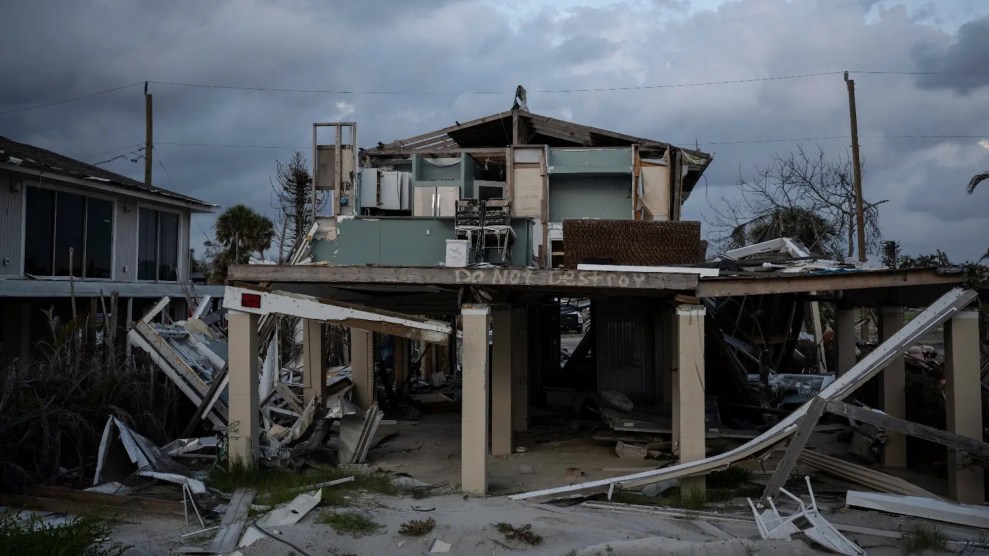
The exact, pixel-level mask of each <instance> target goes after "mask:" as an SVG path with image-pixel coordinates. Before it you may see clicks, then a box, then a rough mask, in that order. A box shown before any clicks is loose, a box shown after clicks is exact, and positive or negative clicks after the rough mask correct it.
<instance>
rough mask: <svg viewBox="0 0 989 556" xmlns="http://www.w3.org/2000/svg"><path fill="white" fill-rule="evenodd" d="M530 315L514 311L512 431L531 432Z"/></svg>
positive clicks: (522, 311) (524, 310)
mask: <svg viewBox="0 0 989 556" xmlns="http://www.w3.org/2000/svg"><path fill="white" fill-rule="evenodd" d="M528 321H529V315H528V312H527V311H526V309H524V308H519V309H515V310H514V311H512V430H513V431H515V432H525V431H527V430H529V324H528Z"/></svg>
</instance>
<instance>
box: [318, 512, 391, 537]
mask: <svg viewBox="0 0 989 556" xmlns="http://www.w3.org/2000/svg"><path fill="white" fill-rule="evenodd" d="M316 523H322V524H324V525H329V526H330V527H332V528H333V530H334V531H336V533H337V534H338V535H350V536H352V537H355V538H357V537H363V536H366V535H373V534H375V533H377V532H378V531H380V530H382V529H384V528H385V526H384V525H382V524H380V523H377V522H375V521H372V520H370V519H368V518H366V517H364V516H362V515H360V514H356V513H352V512H331V511H324V512H322V513H320V514H319V517H317V518H316Z"/></svg>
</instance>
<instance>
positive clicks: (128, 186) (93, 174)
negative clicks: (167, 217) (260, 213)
mask: <svg viewBox="0 0 989 556" xmlns="http://www.w3.org/2000/svg"><path fill="white" fill-rule="evenodd" d="M0 164H7V165H11V166H19V167H21V168H25V169H29V170H41V171H44V172H51V173H53V174H60V175H63V176H68V177H71V178H76V179H80V180H85V181H91V182H93V183H102V184H104V185H110V186H117V187H119V188H120V189H123V190H130V191H139V192H142V193H148V194H151V195H155V196H157V197H162V198H164V199H170V200H173V201H180V202H182V203H183V204H187V205H194V207H193V210H195V211H197V212H211V211H213V209H215V208H216V205H214V204H211V203H207V202H206V201H201V200H199V199H196V198H193V197H189V196H186V195H182V194H181V193H175V192H174V191H169V190H167V189H162V188H160V187H155V186H154V185H148V184H145V183H141V182H139V181H137V180H133V179H131V178H128V177H127V176H122V175H120V174H117V173H115V172H110V171H109V170H104V169H103V168H100V167H98V166H93V165H92V164H86V163H85V162H82V161H79V160H76V159H74V158H69V157H67V156H63V155H60V154H58V153H54V152H52V151H49V150H46V149H42V148H40V147H35V146H32V145H28V144H25V143H18V142H17V141H13V140H10V139H8V138H6V137H2V136H0Z"/></svg>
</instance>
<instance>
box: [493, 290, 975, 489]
mask: <svg viewBox="0 0 989 556" xmlns="http://www.w3.org/2000/svg"><path fill="white" fill-rule="evenodd" d="M976 297H977V295H976V294H975V292H973V291H971V290H966V289H963V288H954V289H952V290H951V291H949V292H948V293H946V294H944V295H943V296H942V297H941V298H939V299H938V300H937V301H935V302H934V303H932V304H931V305H930V306H929V307H928V308H927V309H925V310H924V311H923V312H921V313H920V314H919V315H917V316H916V317H915V318H914V319H913V320H911V321H910V322H909V323H907V324H906V325H905V326H904V327H903V328H901V329H900V330H899V331H897V332H896V333H895V334H893V335H892V336H891V337H890V338H889V339H888V340H886V341H885V342H883V343H882V344H881V345H880V346H879V347H877V348H876V349H875V350H873V351H872V352H870V353H869V354H868V355H866V356H865V357H863V358H862V360H861V361H859V362H858V363H857V364H855V366H854V367H852V368H851V369H849V370H848V372H846V373H845V374H843V375H842V376H841V377H839V378H838V379H837V380H835V381H834V382H833V383H832V384H830V385H829V386H828V387H827V388H825V389H824V390H822V391H821V392H820V394H819V396H820V397H821V398H823V399H824V400H826V401H831V400H842V399H844V398H845V397H846V396H848V395H849V394H851V393H852V392H854V391H855V390H856V389H857V388H858V387H859V386H861V385H862V384H864V383H865V382H866V381H868V380H869V379H870V378H872V377H873V376H875V375H876V374H878V373H879V372H880V371H881V370H882V369H883V368H884V367H885V366H886V364H887V363H889V362H890V361H891V360H892V359H893V358H894V357H896V356H897V355H898V354H900V353H902V352H903V350H905V349H906V348H908V347H909V346H912V345H913V344H915V343H916V342H917V341H918V340H919V339H920V337H921V336H922V335H923V334H925V333H926V332H927V331H928V330H930V329H932V328H934V327H936V326H938V325H940V324H941V323H943V322H944V321H945V320H947V319H948V318H949V317H951V315H953V314H955V313H956V312H958V311H959V310H960V309H962V308H964V307H966V306H968V305H969V304H970V303H972V302H973V301H974V300H975V299H976ZM809 405H810V404H809V403H807V404H804V405H802V406H800V407H799V408H797V409H796V410H794V412H793V413H791V414H790V415H788V416H787V417H785V418H784V419H782V420H781V421H780V422H779V423H777V424H776V425H775V426H773V427H772V428H770V429H769V430H767V431H766V432H764V433H762V434H761V435H759V436H758V437H757V438H755V439H753V440H751V441H749V442H746V443H745V444H743V445H742V446H739V447H738V448H735V449H733V450H729V451H727V452H725V453H723V454H718V455H716V456H712V457H709V458H705V459H702V460H697V461H692V462H687V463H681V464H679V465H673V466H670V467H666V468H663V469H656V470H651V471H644V472H641V473H634V474H632V475H623V476H620V477H613V478H610V479H601V480H597V481H588V482H584V483H577V484H573V485H568V486H564V487H559V488H548V489H542V490H536V491H532V492H525V493H522V494H516V495H514V496H511V497H510V498H512V499H513V500H528V499H533V498H544V497H561V496H567V495H580V494H582V493H588V492H600V491H603V490H608V489H609V488H614V486H615V485H617V486H620V487H622V488H635V487H641V486H644V485H647V484H650V483H654V482H658V481H663V480H667V479H677V478H680V477H689V476H692V475H700V474H703V473H708V472H710V471H714V470H715V469H719V468H724V467H725V466H727V465H730V464H732V463H735V462H737V461H740V460H743V459H745V458H748V457H751V456H753V455H755V454H758V453H760V452H762V451H764V450H766V449H768V448H770V447H772V446H774V445H776V444H777V443H779V442H782V441H783V440H786V439H787V438H788V437H789V436H790V435H791V434H793V433H794V432H795V431H796V429H797V427H798V426H799V425H800V423H801V421H802V420H803V417H804V415H806V413H807V411H808V408H809Z"/></svg>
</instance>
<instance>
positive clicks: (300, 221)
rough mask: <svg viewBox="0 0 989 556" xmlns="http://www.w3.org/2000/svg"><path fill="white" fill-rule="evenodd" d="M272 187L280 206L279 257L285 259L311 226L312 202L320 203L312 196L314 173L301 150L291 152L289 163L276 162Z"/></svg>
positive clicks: (278, 217)
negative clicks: (310, 170) (310, 171)
mask: <svg viewBox="0 0 989 556" xmlns="http://www.w3.org/2000/svg"><path fill="white" fill-rule="evenodd" d="M271 187H272V189H273V190H274V193H275V202H276V203H277V205H276V208H277V209H278V214H277V215H276V220H277V222H278V260H279V262H285V260H286V259H287V258H288V257H289V256H290V255H291V253H292V251H293V249H295V246H296V245H299V243H301V242H302V239H303V237H304V236H305V235H306V232H308V231H309V228H310V227H312V223H313V216H312V215H313V202H316V203H319V198H316V199H314V198H313V191H312V175H311V174H310V173H309V168H308V166H307V163H306V159H305V157H303V156H302V153H301V152H298V151H296V152H294V153H292V158H291V159H289V161H288V162H287V163H283V162H281V161H276V162H275V178H274V180H273V182H272V184H271ZM316 208H317V209H318V208H319V207H316Z"/></svg>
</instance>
